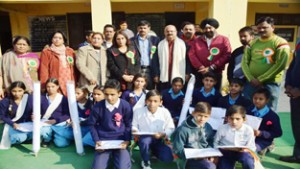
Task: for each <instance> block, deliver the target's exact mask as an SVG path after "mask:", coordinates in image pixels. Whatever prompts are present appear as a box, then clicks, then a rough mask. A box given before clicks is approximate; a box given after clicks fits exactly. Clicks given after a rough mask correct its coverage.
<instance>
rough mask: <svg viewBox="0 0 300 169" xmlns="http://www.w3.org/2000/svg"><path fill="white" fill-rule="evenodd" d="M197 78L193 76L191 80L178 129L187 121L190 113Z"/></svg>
mask: <svg viewBox="0 0 300 169" xmlns="http://www.w3.org/2000/svg"><path fill="white" fill-rule="evenodd" d="M195 81H196V80H195V76H194V75H193V74H191V78H190V80H189V82H188V85H187V89H186V92H185V96H184V103H183V106H182V109H181V112H180V117H179V121H178V127H179V126H180V125H181V123H182V122H183V121H184V120H185V119H186V116H187V113H188V111H189V107H190V104H191V101H192V96H193V91H194V86H195Z"/></svg>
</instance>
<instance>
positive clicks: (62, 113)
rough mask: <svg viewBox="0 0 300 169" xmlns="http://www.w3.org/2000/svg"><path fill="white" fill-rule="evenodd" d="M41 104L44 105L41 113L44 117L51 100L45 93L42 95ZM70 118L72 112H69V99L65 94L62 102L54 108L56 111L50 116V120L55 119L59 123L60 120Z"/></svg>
mask: <svg viewBox="0 0 300 169" xmlns="http://www.w3.org/2000/svg"><path fill="white" fill-rule="evenodd" d="M41 106H42V110H41V115H42V117H43V115H44V114H45V113H46V111H47V109H48V107H49V102H48V99H47V97H46V96H45V95H42V96H41ZM69 118H70V112H69V105H68V99H67V98H66V97H65V96H63V99H62V101H61V103H60V104H59V106H58V107H57V108H56V109H55V110H54V112H53V113H52V115H51V116H50V118H49V120H53V119H55V120H56V124H57V123H60V122H64V121H66V120H68V119H69Z"/></svg>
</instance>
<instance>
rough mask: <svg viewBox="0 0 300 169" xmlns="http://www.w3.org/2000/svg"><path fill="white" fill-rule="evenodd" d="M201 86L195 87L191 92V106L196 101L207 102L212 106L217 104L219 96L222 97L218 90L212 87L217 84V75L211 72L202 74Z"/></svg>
mask: <svg viewBox="0 0 300 169" xmlns="http://www.w3.org/2000/svg"><path fill="white" fill-rule="evenodd" d="M202 83H203V87H201V88H200V89H195V90H194V92H193V101H192V105H191V106H192V107H194V106H195V105H196V104H197V103H198V102H208V103H209V104H210V105H211V106H212V107H215V106H217V105H218V100H219V98H221V97H222V95H221V94H220V92H219V91H218V90H217V89H216V88H215V87H214V86H215V85H216V84H217V76H216V75H215V74H214V73H213V72H208V73H206V74H204V75H203V79H202Z"/></svg>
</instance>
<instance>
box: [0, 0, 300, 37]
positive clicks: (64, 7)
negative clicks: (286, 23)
mask: <svg viewBox="0 0 300 169" xmlns="http://www.w3.org/2000/svg"><path fill="white" fill-rule="evenodd" d="M176 3H182V4H184V8H183V9H175V6H174V5H175V4H176ZM90 5H91V4H90V3H69V4H68V3H59V4H57V3H56V4H53V3H52V4H51V3H42V4H41V3H30V4H22V3H17V4H9V3H0V10H2V11H8V12H9V13H10V18H11V27H12V34H13V35H17V34H22V35H25V36H28V35H29V26H28V16H36V15H64V14H66V13H83V12H90V11H91V6H90ZM111 6H112V11H113V12H117V11H125V12H126V13H163V12H181V11H182V12H195V13H196V20H195V23H199V22H200V21H201V20H202V19H204V18H206V17H207V16H208V13H209V3H208V2H152V3H150V2H128V3H125V2H112V4H111ZM233 10H235V9H233ZM237 10H238V9H237ZM255 13H300V3H293V4H288V7H287V8H281V7H279V3H254V2H250V3H248V11H247V21H246V24H247V25H253V24H254V22H255Z"/></svg>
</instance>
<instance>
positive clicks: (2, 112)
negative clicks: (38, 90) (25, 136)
mask: <svg viewBox="0 0 300 169" xmlns="http://www.w3.org/2000/svg"><path fill="white" fill-rule="evenodd" d="M10 104H11V105H12V114H11V115H10V114H9V105H10ZM17 109H18V105H17V104H16V103H15V102H14V101H13V99H12V98H11V97H6V98H4V99H3V100H1V101H0V119H1V120H3V121H4V122H5V123H6V124H8V125H10V126H13V123H23V122H29V121H31V114H32V112H33V100H32V95H28V100H27V104H26V107H25V110H24V113H23V115H22V117H21V118H20V119H19V120H17V121H15V122H13V121H12V119H13V118H14V117H15V116H16V112H17Z"/></svg>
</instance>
